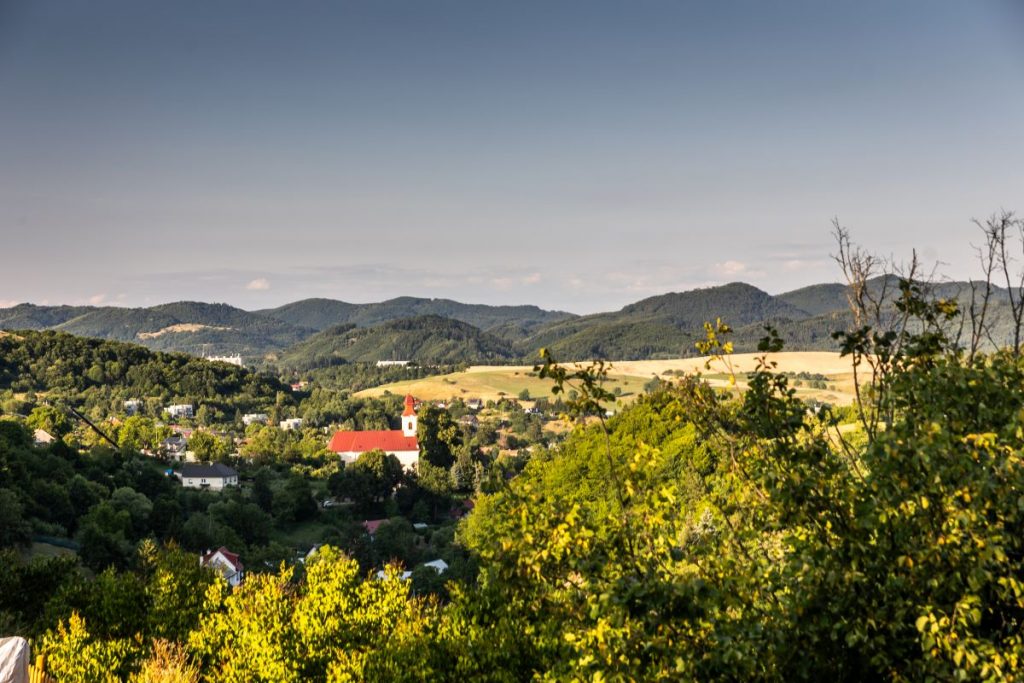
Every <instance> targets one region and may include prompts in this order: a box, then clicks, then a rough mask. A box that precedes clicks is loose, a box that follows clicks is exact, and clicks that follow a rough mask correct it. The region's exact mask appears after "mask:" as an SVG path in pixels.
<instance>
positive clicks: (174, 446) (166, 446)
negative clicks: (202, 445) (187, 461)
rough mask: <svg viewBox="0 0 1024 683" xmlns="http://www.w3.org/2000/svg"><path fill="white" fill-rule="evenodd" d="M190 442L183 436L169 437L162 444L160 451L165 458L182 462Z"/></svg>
mask: <svg viewBox="0 0 1024 683" xmlns="http://www.w3.org/2000/svg"><path fill="white" fill-rule="evenodd" d="M187 448H188V442H187V441H186V440H185V437H183V436H182V435H181V434H175V435H174V436H169V437H167V438H166V439H164V440H163V441H161V442H160V451H161V452H162V453H163V455H164V456H165V457H168V458H172V459H174V460H181V459H183V458H184V457H185V451H186V449H187Z"/></svg>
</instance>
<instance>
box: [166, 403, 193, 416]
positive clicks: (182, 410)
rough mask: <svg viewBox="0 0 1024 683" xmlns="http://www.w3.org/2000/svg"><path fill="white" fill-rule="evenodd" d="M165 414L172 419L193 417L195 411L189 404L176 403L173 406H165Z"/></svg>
mask: <svg viewBox="0 0 1024 683" xmlns="http://www.w3.org/2000/svg"><path fill="white" fill-rule="evenodd" d="M167 414H168V415H170V416H171V417H172V418H174V419H178V418H182V417H186V418H190V417H194V416H195V410H194V409H193V407H192V404H191V403H176V404H174V405H169V406H167Z"/></svg>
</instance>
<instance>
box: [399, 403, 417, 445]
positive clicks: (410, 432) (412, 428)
mask: <svg viewBox="0 0 1024 683" xmlns="http://www.w3.org/2000/svg"><path fill="white" fill-rule="evenodd" d="M402 434H403V435H405V436H416V401H415V399H413V397H412V394H406V395H405V410H403V411H402Z"/></svg>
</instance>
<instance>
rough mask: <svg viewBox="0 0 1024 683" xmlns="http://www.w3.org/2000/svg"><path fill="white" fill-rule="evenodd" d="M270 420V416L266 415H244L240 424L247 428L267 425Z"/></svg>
mask: <svg viewBox="0 0 1024 683" xmlns="http://www.w3.org/2000/svg"><path fill="white" fill-rule="evenodd" d="M269 420H270V416H269V415H267V414H266V413H246V414H245V415H243V416H242V424H244V425H245V426H246V427H248V426H249V425H251V424H255V423H259V424H267V422H268V421H269Z"/></svg>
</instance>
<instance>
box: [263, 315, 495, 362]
mask: <svg viewBox="0 0 1024 683" xmlns="http://www.w3.org/2000/svg"><path fill="white" fill-rule="evenodd" d="M514 357H515V356H514V353H513V351H512V348H511V346H510V345H509V343H508V342H507V341H505V340H503V339H499V338H498V337H495V336H493V335H490V334H487V333H486V332H483V331H481V330H480V329H479V328H477V327H474V326H472V325H470V324H468V323H464V322H462V321H460V320H453V319H451V318H442V317H440V316H436V315H428V316H418V317H415V318H405V319H401V320H392V321H389V322H386V323H382V324H380V325H377V326H375V327H354V326H352V325H351V324H346V325H338V326H335V327H332V328H328V329H326V330H324V331H322V332H318V333H317V334H315V335H313V336H312V337H310V338H309V339H306V340H305V341H303V342H300V343H299V344H296V345H295V346H293V347H291V348H289V349H288V350H287V351H285V352H283V353H281V354H280V355H279V356H277V357H276V359H275V360H274V363H275V364H276V365H277V366H278V367H281V368H286V369H289V370H309V369H312V368H318V367H328V366H330V365H338V364H341V363H351V362H375V361H378V360H415V361H417V362H419V363H421V364H454V363H464V362H472V361H476V360H478V359H488V360H490V361H491V362H495V361H508V360H511V359H513V358H514Z"/></svg>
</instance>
